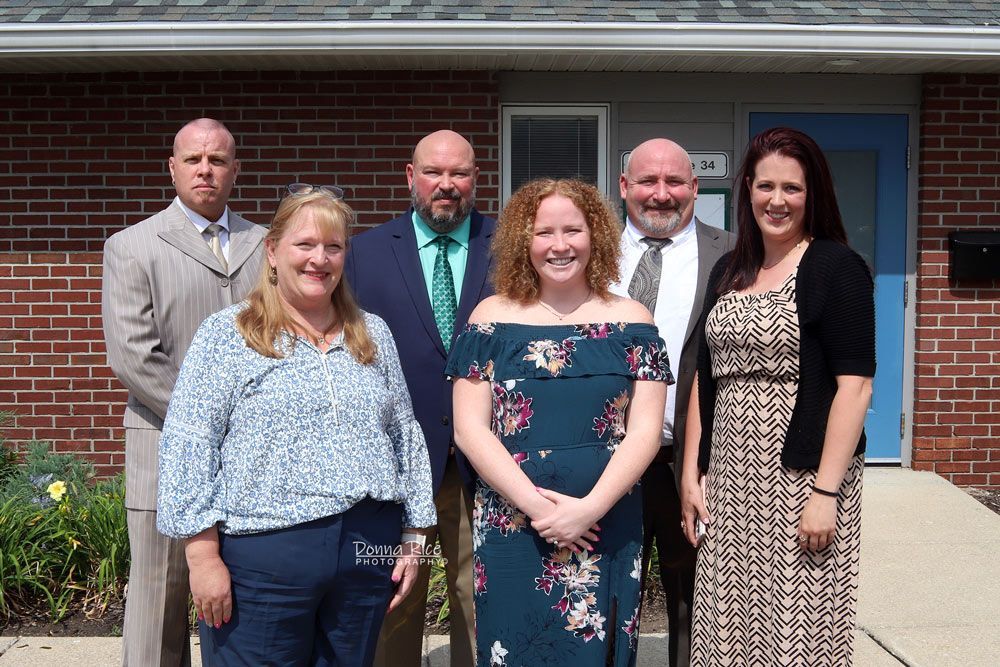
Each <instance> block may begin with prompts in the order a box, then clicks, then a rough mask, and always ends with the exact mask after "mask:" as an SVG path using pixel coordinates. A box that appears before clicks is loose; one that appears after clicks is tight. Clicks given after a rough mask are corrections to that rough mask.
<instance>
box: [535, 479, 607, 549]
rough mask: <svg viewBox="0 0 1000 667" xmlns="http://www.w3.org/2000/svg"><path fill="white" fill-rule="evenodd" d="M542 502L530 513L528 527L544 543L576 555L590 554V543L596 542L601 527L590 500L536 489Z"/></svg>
mask: <svg viewBox="0 0 1000 667" xmlns="http://www.w3.org/2000/svg"><path fill="white" fill-rule="evenodd" d="M535 491H537V492H538V494H539V495H540V496H541V497H542V498H543V499H544V501H545V502H544V503H538V506H537V508H533V509H535V511H533V512H529V516H531V517H532V519H531V527H532V528H534V529H535V530H536V531H537V532H538V534H539V536H541V537H542V539H544V540H545V541H547V542H551V543H553V544H556V545H558V546H560V547H565V548H567V549H569V550H571V551H573V552H575V553H580V552H581V551H593V550H594V547H593V544H592V542H599V541H600V539H601V538H600V537H599V536H598V533H599V532H600V531H601V527H600V526H598V525H597V520H598V519H599V518H601V516H602V515H603V513H602V512H601V510H600V509H599V508H598V507H597V503H596V502H594V500H593V499H591V498H590V497H589V496H585V497H583V498H576V497H574V496H567V495H565V494H562V493H557V492H556V491H551V490H549V489H543V488H540V487H537V486H536V487H535Z"/></svg>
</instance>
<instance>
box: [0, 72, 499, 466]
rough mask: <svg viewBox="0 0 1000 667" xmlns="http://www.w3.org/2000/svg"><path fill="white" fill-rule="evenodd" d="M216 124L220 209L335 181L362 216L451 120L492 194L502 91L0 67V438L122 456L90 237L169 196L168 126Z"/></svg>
mask: <svg viewBox="0 0 1000 667" xmlns="http://www.w3.org/2000/svg"><path fill="white" fill-rule="evenodd" d="M198 116H211V117H214V118H218V119H219V120H222V121H223V122H225V123H226V125H227V126H228V127H229V128H230V129H231V130H232V132H233V134H234V135H235V136H236V139H237V146H238V157H239V158H240V160H241V163H242V174H241V176H240V178H239V179H238V182H237V187H236V191H235V193H234V195H233V199H232V206H233V209H234V210H236V211H237V212H239V213H241V214H243V215H245V216H246V217H248V218H249V219H251V220H253V221H254V222H260V223H265V222H267V220H268V219H269V217H270V215H271V214H272V213H273V212H274V209H275V206H276V203H277V199H278V196H279V192H280V190H281V188H282V186H284V185H285V184H287V183H289V182H293V181H306V182H311V183H334V184H337V185H340V186H342V187H344V188H345V190H346V193H347V194H346V198H347V200H348V202H349V203H350V204H351V205H352V206H353V207H354V208H355V210H356V211H357V212H358V222H359V224H360V225H361V226H372V225H377V224H379V223H381V222H384V221H385V220H388V219H389V218H391V217H394V216H396V215H398V214H399V213H401V212H402V211H403V210H405V208H406V206H407V204H408V200H409V195H408V193H407V190H406V179H405V176H404V168H405V165H406V163H407V162H408V161H409V158H410V154H411V152H412V149H413V145H414V144H415V143H416V141H417V140H418V139H419V138H420V137H421V136H423V135H425V134H427V133H429V132H431V131H434V130H437V129H441V128H443V127H449V128H451V129H454V130H455V131H457V132H461V133H462V134H464V135H465V136H466V137H468V138H469V139H470V140H471V141H472V143H473V145H474V146H475V147H476V152H477V157H478V164H479V167H480V171H481V173H480V180H479V188H478V193H477V196H478V207H479V209H480V210H482V211H484V212H486V213H490V214H495V213H496V209H497V205H498V200H499V187H498V186H499V165H498V160H499V146H498V141H499V102H498V96H497V84H496V81H495V78H494V76H493V75H492V74H491V73H488V72H447V71H441V72H432V71H414V72H240V73H231V72H230V73H220V72H193V73H178V72H167V73H108V74H71V75H70V74H56V75H51V74H5V75H4V77H3V79H2V81H0V410H12V411H14V412H16V413H17V415H18V416H17V422H16V426H15V427H14V428H8V429H6V430H5V432H6V435H7V437H8V438H9V439H11V440H13V441H15V442H23V441H26V440H29V439H33V438H37V439H43V440H50V441H53V442H54V443H55V446H56V448H57V449H58V450H60V451H76V452H82V453H85V454H87V455H88V456H90V457H91V458H92V459H93V460H94V462H95V463H96V464H97V465H98V468H99V471H100V472H101V473H104V474H107V473H111V472H114V471H115V470H117V469H118V467H119V466H120V465H121V464H122V463H123V454H122V453H121V452H122V438H123V437H124V436H123V432H122V429H121V428H120V423H121V414H122V410H123V408H124V400H125V392H124V390H123V389H122V388H121V385H120V384H118V382H117V380H115V379H114V377H113V376H112V375H111V373H110V370H109V369H108V368H107V366H106V365H105V357H104V342H103V335H102V333H101V318H100V287H101V249H102V246H103V243H104V239H105V238H107V236H108V235H110V234H111V233H113V232H115V231H117V230H119V229H121V228H122V227H124V226H126V225H128V224H131V223H134V222H137V221H139V220H141V219H143V218H144V217H146V216H148V215H149V214H151V213H154V212H156V211H158V210H160V209H162V208H163V207H164V205H165V204H166V203H167V202H169V201H170V199H171V198H172V197H173V194H174V193H173V189H172V187H171V184H170V177H169V174H168V172H167V167H166V160H167V157H168V156H169V154H170V146H171V142H172V140H173V135H174V133H175V132H176V131H177V130H178V129H179V128H180V126H181V125H183V124H184V123H185V122H187V121H188V120H190V119H192V118H197V117H198Z"/></svg>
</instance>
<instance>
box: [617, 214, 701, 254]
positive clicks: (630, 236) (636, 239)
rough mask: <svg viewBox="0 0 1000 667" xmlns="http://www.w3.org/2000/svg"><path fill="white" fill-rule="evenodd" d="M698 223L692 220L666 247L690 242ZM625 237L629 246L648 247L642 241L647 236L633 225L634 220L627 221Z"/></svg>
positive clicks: (627, 219) (674, 246) (672, 237)
mask: <svg viewBox="0 0 1000 667" xmlns="http://www.w3.org/2000/svg"><path fill="white" fill-rule="evenodd" d="M696 222H697V220H696V219H695V218H692V219H691V222H689V223H688V224H687V226H686V227H684V229H682V230H681V231H679V232H677V233H676V234H674V235H673V236H671V237H670V239H671V243H670V245H668V246H666V247H668V248H676V247H677V246H679V245H682V244H684V243H687V242H689V241H690V240H691V239H692V238H693V237H694V235H695V223H696ZM624 236H625V240H626V241H627V242H628V243H629V245H631V246H633V247H636V248H640V247H641V248H646V247H647V246H646V244H645V243H643V242H642V239H644V238H645V237H646V234H643V233H642V232H641V231H639V228H638V227H636V226H635V223H633V222H632V220H631V219H629V218H626V219H625V233H624Z"/></svg>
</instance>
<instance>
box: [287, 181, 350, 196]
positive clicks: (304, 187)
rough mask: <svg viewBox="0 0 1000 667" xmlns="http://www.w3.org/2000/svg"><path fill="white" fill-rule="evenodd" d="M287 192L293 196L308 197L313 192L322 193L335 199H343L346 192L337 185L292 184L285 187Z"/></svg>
mask: <svg viewBox="0 0 1000 667" xmlns="http://www.w3.org/2000/svg"><path fill="white" fill-rule="evenodd" d="M285 190H286V191H287V192H288V194H289V195H291V196H293V197H294V196H297V195H308V194H311V193H313V192H322V193H323V194H325V195H328V196H330V197H333V198H334V199H343V198H344V191H343V190H341V189H340V188H338V187H337V186H336V185H310V184H309V183H290V184H288V185H287V186H285Z"/></svg>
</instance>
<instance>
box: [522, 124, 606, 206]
mask: <svg viewBox="0 0 1000 667" xmlns="http://www.w3.org/2000/svg"><path fill="white" fill-rule="evenodd" d="M606 133H607V110H606V108H605V107H586V108H580V107H573V108H567V107H505V108H504V138H505V140H504V160H503V164H504V200H505V201H506V199H507V198H509V197H510V194H511V193H512V192H513V191H515V190H517V188H519V187H520V186H521V185H523V184H524V183H526V182H528V181H530V180H532V179H534V178H541V177H549V178H579V179H580V180H583V181H586V182H587V183H591V184H593V185H596V186H597V187H598V188H599V189H600V190H601V191H602V192H605V191H606V190H607V149H606V147H607V141H606V138H605V137H606Z"/></svg>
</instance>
